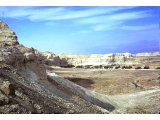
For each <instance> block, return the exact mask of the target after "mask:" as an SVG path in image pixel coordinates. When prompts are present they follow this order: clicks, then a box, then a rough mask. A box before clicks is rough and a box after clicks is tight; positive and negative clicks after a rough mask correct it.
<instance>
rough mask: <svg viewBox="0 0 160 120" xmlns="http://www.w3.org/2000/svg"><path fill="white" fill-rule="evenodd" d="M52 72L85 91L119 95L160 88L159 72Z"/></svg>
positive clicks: (89, 70)
mask: <svg viewBox="0 0 160 120" xmlns="http://www.w3.org/2000/svg"><path fill="white" fill-rule="evenodd" d="M54 72H55V73H56V74H58V75H60V76H62V77H64V78H66V79H68V80H70V81H72V82H74V83H76V84H78V85H81V86H83V87H85V88H87V89H90V90H93V91H96V92H99V93H102V94H106V95H119V94H126V93H134V92H139V91H145V90H153V89H156V88H160V83H159V82H160V80H159V79H158V77H159V76H160V70H104V69H75V68H54Z"/></svg>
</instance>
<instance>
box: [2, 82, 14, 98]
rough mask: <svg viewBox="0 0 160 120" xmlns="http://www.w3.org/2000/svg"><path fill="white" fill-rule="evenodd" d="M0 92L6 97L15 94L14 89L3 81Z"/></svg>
mask: <svg viewBox="0 0 160 120" xmlns="http://www.w3.org/2000/svg"><path fill="white" fill-rule="evenodd" d="M0 90H1V91H2V92H4V94H5V95H7V96H8V95H14V94H15V89H14V87H13V85H12V84H11V83H10V82H9V81H3V83H2V84H1V85H0Z"/></svg>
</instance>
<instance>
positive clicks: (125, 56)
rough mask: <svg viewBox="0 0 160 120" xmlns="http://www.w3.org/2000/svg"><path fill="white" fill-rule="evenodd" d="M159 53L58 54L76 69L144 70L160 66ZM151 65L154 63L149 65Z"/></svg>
mask: <svg viewBox="0 0 160 120" xmlns="http://www.w3.org/2000/svg"><path fill="white" fill-rule="evenodd" d="M159 54H160V53H159V52H155V53H141V54H137V55H134V54H130V53H115V54H104V55H102V54H90V55H81V54H79V55H78V54H60V55H59V56H60V58H61V59H65V60H66V61H67V62H68V64H71V65H74V66H77V67H80V66H82V67H90V68H97V67H98V66H99V67H100V68H122V69H123V68H127V69H128V68H137V67H141V68H144V67H145V65H148V66H151V68H156V67H158V66H160V61H159V58H160V56H159ZM151 63H154V65H155V66H154V65H153V64H151Z"/></svg>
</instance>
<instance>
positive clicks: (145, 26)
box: [121, 24, 158, 31]
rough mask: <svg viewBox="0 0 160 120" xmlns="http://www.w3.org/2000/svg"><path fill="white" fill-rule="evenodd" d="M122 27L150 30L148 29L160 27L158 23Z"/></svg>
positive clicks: (123, 27) (124, 27)
mask: <svg viewBox="0 0 160 120" xmlns="http://www.w3.org/2000/svg"><path fill="white" fill-rule="evenodd" d="M121 29H123V30H135V31H138V30H148V29H158V24H150V25H144V26H122V27H121Z"/></svg>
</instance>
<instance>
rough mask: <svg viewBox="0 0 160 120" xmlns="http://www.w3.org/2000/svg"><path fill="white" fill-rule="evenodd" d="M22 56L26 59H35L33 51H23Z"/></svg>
mask: <svg viewBox="0 0 160 120" xmlns="http://www.w3.org/2000/svg"><path fill="white" fill-rule="evenodd" d="M24 56H25V58H26V59H27V60H28V61H34V60H35V55H34V54H33V53H25V54H24Z"/></svg>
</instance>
